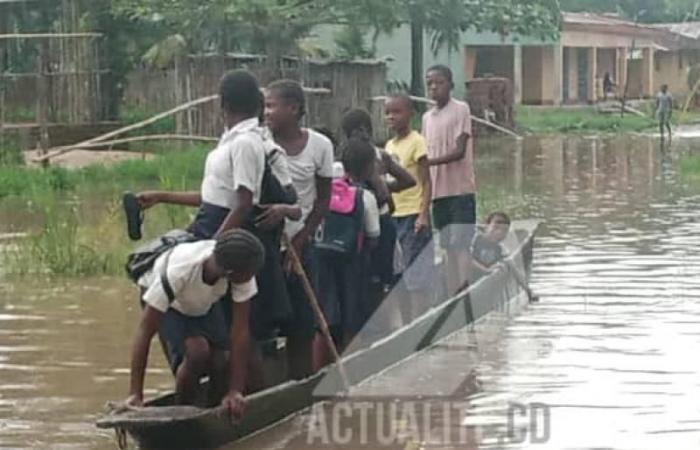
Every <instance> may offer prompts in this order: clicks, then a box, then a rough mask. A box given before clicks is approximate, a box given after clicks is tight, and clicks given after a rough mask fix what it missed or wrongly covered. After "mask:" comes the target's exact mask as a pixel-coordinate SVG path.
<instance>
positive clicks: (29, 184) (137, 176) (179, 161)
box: [0, 147, 206, 200]
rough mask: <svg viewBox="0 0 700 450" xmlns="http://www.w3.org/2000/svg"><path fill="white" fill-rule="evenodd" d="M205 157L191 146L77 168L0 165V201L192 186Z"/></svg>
mask: <svg viewBox="0 0 700 450" xmlns="http://www.w3.org/2000/svg"><path fill="white" fill-rule="evenodd" d="M205 157H206V150H205V148H204V147H195V148H192V149H189V150H185V151H162V152H159V156H158V157H156V158H155V159H153V160H141V159H132V160H127V161H122V162H119V163H117V164H113V165H109V166H105V165H94V166H89V167H86V168H83V169H78V170H68V169H63V168H60V167H49V168H47V169H40V168H30V167H25V166H18V165H4V166H1V165H0V200H2V199H3V198H4V197H8V196H15V197H20V198H31V197H33V196H35V195H37V194H46V193H81V192H88V193H89V192H94V191H96V190H97V191H99V190H104V189H107V190H117V189H127V190H133V189H138V188H140V187H149V186H157V185H159V184H160V183H161V181H162V180H168V182H169V184H171V185H173V184H177V185H184V186H186V187H188V188H196V187H197V186H198V183H199V181H200V178H201V175H202V167H204V159H205Z"/></svg>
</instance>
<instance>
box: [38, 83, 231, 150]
mask: <svg viewBox="0 0 700 450" xmlns="http://www.w3.org/2000/svg"><path fill="white" fill-rule="evenodd" d="M218 98H219V96H218V95H209V96H207V97H202V98H198V99H196V100H192V101H190V102H187V103H184V104H182V105H179V106H176V107H175V108H172V109H169V110H167V111H164V112H162V113H160V114H156V115H155V116H153V117H151V118H149V119H146V120H142V121H141V122H137V123H134V124H132V125H128V126H126V127H122V128H119V129H117V130H114V131H110V132H109V133H106V134H103V135H101V136H97V137H94V138H92V139H88V140H87V141H83V142H79V143H77V144H75V145H72V146H68V147H63V148H61V149H58V150H55V151H53V152H50V153H48V154H46V155H43V156H41V157H39V158H35V159H34V161H35V162H43V161H45V160H47V159H51V158H54V157H56V156H59V155H62V154H64V153H68V152H70V151H71V150H72V149H73V148H76V147H79V146H81V145H84V144H93V143H96V142H103V141H106V140H108V139H111V138H113V137H116V136H119V135H120V134H124V133H128V132H129V131H134V130H138V129H140V128H144V127H146V126H148V125H151V124H152V123H155V122H158V121H159V120H161V119H164V118H166V117H170V116H172V115H173V114H177V113H179V112H180V111H185V110H187V109H189V108H193V107H195V106H198V105H201V104H203V103H209V102H211V101H213V100H216V99H218Z"/></svg>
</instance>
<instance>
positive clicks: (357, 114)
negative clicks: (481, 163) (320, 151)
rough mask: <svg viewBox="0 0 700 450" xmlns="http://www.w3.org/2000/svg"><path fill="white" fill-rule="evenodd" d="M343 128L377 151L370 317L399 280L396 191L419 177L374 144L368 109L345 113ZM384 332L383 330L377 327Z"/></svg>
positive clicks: (370, 181)
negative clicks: (396, 269)
mask: <svg viewBox="0 0 700 450" xmlns="http://www.w3.org/2000/svg"><path fill="white" fill-rule="evenodd" d="M341 127H342V128H343V132H344V133H345V136H346V138H347V139H351V138H357V139H362V140H365V141H367V142H369V143H370V144H371V145H372V147H373V148H374V151H375V158H376V160H375V161H374V164H373V165H374V169H373V170H372V172H371V176H370V177H368V178H367V179H366V181H365V187H367V188H369V189H370V190H371V191H372V193H373V194H374V195H375V197H376V199H377V204H378V207H379V223H380V228H381V236H380V238H379V242H378V243H377V247H376V248H375V249H374V250H373V251H372V255H371V258H370V261H369V264H370V279H369V285H370V287H369V289H370V294H369V296H368V298H367V299H366V301H365V304H364V306H362V309H363V313H362V314H363V316H364V317H365V320H368V319H369V318H370V317H371V316H372V314H373V313H374V312H375V310H376V309H377V308H378V307H379V304H380V303H381V302H382V300H383V299H384V297H385V296H386V294H387V293H388V292H389V289H390V288H391V287H392V286H393V284H394V282H395V278H396V277H395V274H394V267H395V265H394V254H395V251H396V245H397V236H396V231H397V230H396V225H395V224H394V220H393V219H392V217H391V214H392V212H393V210H394V203H393V200H392V197H391V195H392V193H395V192H401V191H404V190H406V189H409V188H411V187H413V186H415V185H416V180H415V179H414V178H413V177H412V176H411V174H410V173H408V171H406V169H404V168H403V167H401V165H399V164H398V163H397V162H396V161H394V159H393V158H391V157H390V156H389V154H388V153H387V152H386V151H384V150H382V149H380V148H377V147H375V146H374V143H373V128H374V127H373V126H372V118H371V117H370V115H369V113H368V112H367V111H366V110H364V109H351V110H350V111H348V112H347V113H345V114H344V115H343V119H342V122H341ZM377 331H381V330H377Z"/></svg>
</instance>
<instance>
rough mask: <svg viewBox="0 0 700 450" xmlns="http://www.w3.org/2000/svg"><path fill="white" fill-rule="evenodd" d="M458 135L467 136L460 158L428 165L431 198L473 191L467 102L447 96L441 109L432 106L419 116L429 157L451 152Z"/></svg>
mask: <svg viewBox="0 0 700 450" xmlns="http://www.w3.org/2000/svg"><path fill="white" fill-rule="evenodd" d="M462 134H467V135H468V136H469V140H468V141H467V152H466V154H465V155H464V158H462V159H460V160H459V161H455V162H452V163H449V164H441V165H439V166H431V167H430V176H431V178H432V186H433V198H434V199H436V198H442V197H452V196H455V195H463V194H473V193H474V192H475V191H476V181H475V177H474V147H473V145H472V141H473V140H472V120H471V113H470V111H469V105H467V104H466V103H464V102H461V101H459V100H455V99H450V101H449V102H447V104H446V105H445V106H444V107H443V108H441V109H438V108H437V107H433V108H431V109H430V110H428V111H427V112H426V113H425V114H424V115H423V136H425V140H426V142H427V144H428V157H429V158H431V159H432V158H437V157H440V156H443V155H445V154H447V153H451V152H453V151H454V150H455V149H456V147H457V138H458V137H459V136H460V135H462Z"/></svg>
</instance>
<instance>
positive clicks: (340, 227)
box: [316, 177, 365, 255]
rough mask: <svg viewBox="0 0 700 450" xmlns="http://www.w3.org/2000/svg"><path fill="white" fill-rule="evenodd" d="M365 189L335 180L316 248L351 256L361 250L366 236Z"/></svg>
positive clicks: (348, 182)
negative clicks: (328, 209)
mask: <svg viewBox="0 0 700 450" xmlns="http://www.w3.org/2000/svg"><path fill="white" fill-rule="evenodd" d="M362 195H363V190H362V188H361V187H359V186H356V185H354V184H352V183H351V182H350V181H349V180H348V179H347V178H345V177H342V178H334V179H333V182H332V185H331V203H330V211H329V212H328V215H327V216H326V218H325V219H324V221H323V224H322V225H321V226H320V227H319V230H318V233H317V235H316V247H317V248H319V249H321V250H326V251H331V252H335V253H339V254H345V255H351V254H354V253H358V252H359V251H360V250H361V249H362V244H363V240H364V239H363V237H364V230H363V228H364V214H365V208H364V202H363V200H362Z"/></svg>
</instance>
